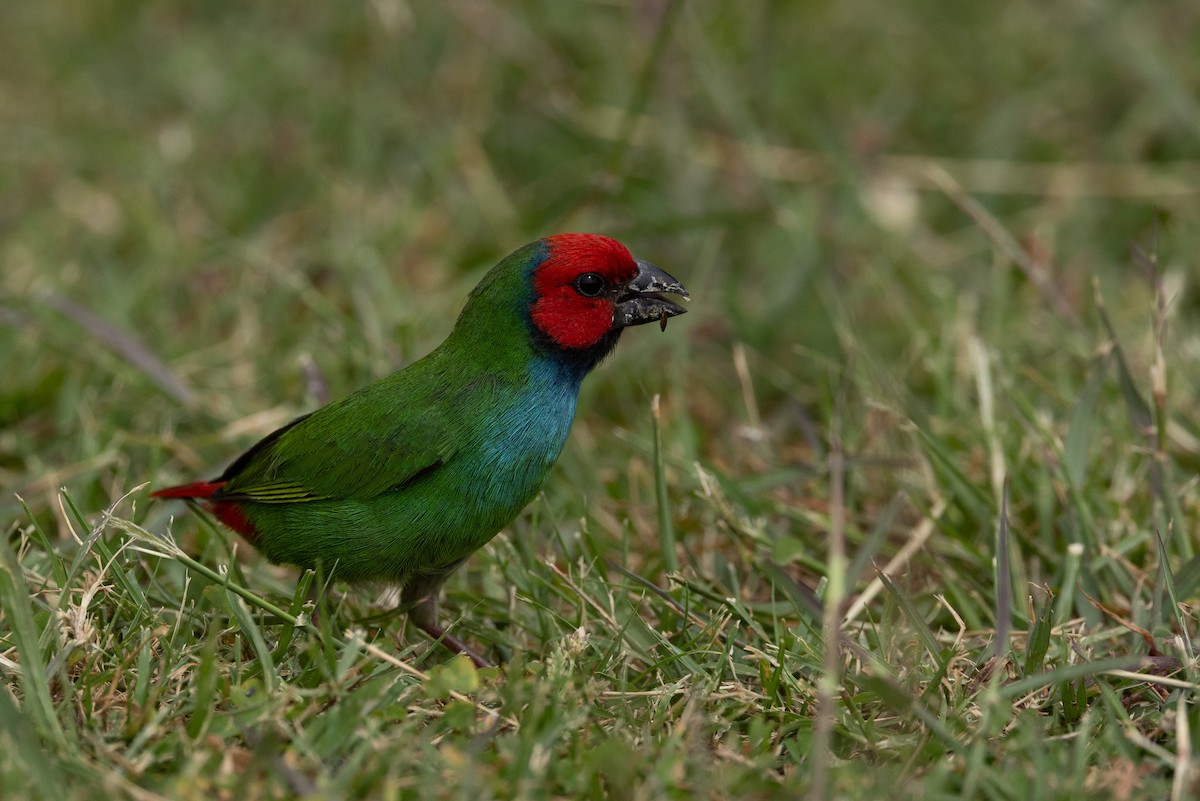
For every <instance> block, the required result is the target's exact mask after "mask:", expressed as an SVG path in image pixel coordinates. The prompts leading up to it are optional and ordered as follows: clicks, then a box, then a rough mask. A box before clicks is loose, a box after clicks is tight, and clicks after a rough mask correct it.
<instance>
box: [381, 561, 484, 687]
mask: <svg viewBox="0 0 1200 801" xmlns="http://www.w3.org/2000/svg"><path fill="white" fill-rule="evenodd" d="M460 564H462V561H459V562H456V563H454V564H453V565H450V566H448V569H446V570H445V571H444V572H441V571H439V572H438V573H436V574H431V575H417V576H413V577H412V578H411V579H409V582H408V584H406V585H405V587H404V592H402V593H401V595H400V603H401V606H404V607H407V608H408V617H409V620H411V621H412V622H413V625H415V626H416V627H417V628H419V629H420V630H421V631H423V632H425V633H426V634H428V635H429V636H430V637H432V638H433V639H435V640H437V641H438V642H440V643H441V644H442V645H444V646H446V647H447V648H449V649H450V650H451V651H454V652H455V653H459V654H462V655H463V656H465V657H467V659H470V660H471V661H472V662H473V663H474V664H475V667H477V668H490V667H495V665H493V664H492V663H491V662H489V661H488V660H486V659H484V658H483V657H482V656H480V655H479V654H478V653H477V652H476V651H475V649H473V648H471V646H469V645H467V644H466V643H465V642H463V641H462V640H460V639H459V638H458V637H455V636H454V635H453V634H451V633H450V632H448V631H446V628H445V626H442V625H441V624H440V623H438V620H437V618H438V592H439V591H440V589H441V587H442V582H443V581H445V580H446V576H448V575H449V574H450V573H452V572H453V571H454V568H456V567H458V566H459V565H460Z"/></svg>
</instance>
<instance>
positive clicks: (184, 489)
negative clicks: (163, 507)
mask: <svg viewBox="0 0 1200 801" xmlns="http://www.w3.org/2000/svg"><path fill="white" fill-rule="evenodd" d="M223 486H225V482H224V481H194V482H192V483H191V484H180V485H179V486H178V487H167V488H166V489H160V490H158V491H157V492H152V493H150V497H151V498H209V497H212V494H213V493H214V492H216V491H217V490H219V489H220V488H221V487H223Z"/></svg>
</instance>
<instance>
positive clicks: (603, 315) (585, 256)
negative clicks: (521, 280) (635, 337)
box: [530, 234, 637, 348]
mask: <svg viewBox="0 0 1200 801" xmlns="http://www.w3.org/2000/svg"><path fill="white" fill-rule="evenodd" d="M546 245H547V247H548V249H549V253H547V255H546V258H545V260H544V261H543V262H542V263H541V265H539V266H538V267H537V269H536V270H535V271H534V274H533V293H534V301H533V306H532V307H531V308H530V316H531V317H532V318H533V322H534V324H535V325H536V326H537V327H538V329H539V330H541V332H542V333H544V334H545V335H546V336H548V337H550V339H552V340H553V341H554V342H555V344H557V345H558V346H559V347H562V348H589V347H591V346H592V345H595V344H596V343H597V342H599V341H600V339H601V337H603V336H604V335H605V334H607V333H608V332H609V331H611V330H612V324H613V299H612V297H611V296H610V295H608V294H607V293H605V294H602V295H601V296H600V297H598V298H587V297H584V296H583V295H581V294H579V292H578V290H576V289H575V285H574V282H575V279H576V278H578V277H579V276H581V275H583V274H584V273H598V274H599V275H600V276H601V277H603V278H604V280H605V281H606V282H607V283H609V284H623V283H625V282H627V281H629V280H631V279H632V278H633V277H634V276H635V275H636V274H637V264H635V263H634V261H633V257H632V256H630V255H629V251H628V250H626V249H625V246H624V245H622V244H621V243H620V242H618V241H617V240H615V239H609V238H608V237H607V236H599V235H597V234H558V235H557V236H551V237H547V238H546Z"/></svg>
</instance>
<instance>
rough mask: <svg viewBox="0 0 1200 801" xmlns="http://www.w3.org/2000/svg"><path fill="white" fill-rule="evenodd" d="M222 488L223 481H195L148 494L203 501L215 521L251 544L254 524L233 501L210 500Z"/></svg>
mask: <svg viewBox="0 0 1200 801" xmlns="http://www.w3.org/2000/svg"><path fill="white" fill-rule="evenodd" d="M223 486H225V482H224V481H196V482H194V483H192V484H181V485H180V486H178V487H167V488H166V489H160V490H158V491H157V492H152V493H150V497H151V498H185V499H186V498H193V499H196V500H203V501H205V503H204V505H205V506H206V507H208V509H209V510H210V511H212V513H213V514H214V515H216V516H217V520H220V521H221V523H222V524H224V525H225V526H228V527H229V528H231V529H233V530H234V531H236V532H237V533H238V534H241V535H242V536H243V537H245V538H246V539H247V540H248V541H249V542H250V543H251V544H253V543H254V542H255V541H256V540H257V539H258V532H257V531H255V530H254V524H253V523H251V522H250V521H249V520H248V519H247V518H246V515H245V514H243V512H242V510H241V507H239V506H238V505H237V504H236V503H234V502H233V501H222V500H216V501H214V500H210V499H211V498H212V496H213V495H214V494H216V492H217V490H219V489H221V487H223Z"/></svg>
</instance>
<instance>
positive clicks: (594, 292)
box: [575, 273, 604, 298]
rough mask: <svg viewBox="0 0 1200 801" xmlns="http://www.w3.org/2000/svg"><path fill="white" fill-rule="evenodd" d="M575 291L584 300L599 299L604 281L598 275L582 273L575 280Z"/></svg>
mask: <svg viewBox="0 0 1200 801" xmlns="http://www.w3.org/2000/svg"><path fill="white" fill-rule="evenodd" d="M575 289H576V290H578V291H579V294H580V295H583V296H584V297H585V298H595V297H599V296H600V293H601V292H603V291H604V279H603V278H601V277H600V274H599V273H584V274H583V275H581V276H579V277H578V278H576V279H575Z"/></svg>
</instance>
